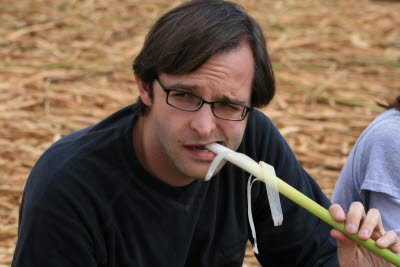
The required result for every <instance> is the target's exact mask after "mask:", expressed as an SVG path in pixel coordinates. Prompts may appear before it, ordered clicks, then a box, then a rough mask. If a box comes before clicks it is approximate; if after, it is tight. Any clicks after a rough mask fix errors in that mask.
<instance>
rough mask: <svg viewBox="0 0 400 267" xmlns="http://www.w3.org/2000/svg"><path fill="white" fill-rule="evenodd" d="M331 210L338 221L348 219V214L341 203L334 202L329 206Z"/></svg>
mask: <svg viewBox="0 0 400 267" xmlns="http://www.w3.org/2000/svg"><path fill="white" fill-rule="evenodd" d="M329 212H330V213H331V215H332V218H333V219H334V220H335V221H337V222H343V221H344V220H346V214H345V213H344V211H343V209H342V207H341V206H340V205H339V204H332V205H331V206H330V207H329Z"/></svg>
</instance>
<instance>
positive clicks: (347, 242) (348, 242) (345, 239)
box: [330, 229, 355, 245]
mask: <svg viewBox="0 0 400 267" xmlns="http://www.w3.org/2000/svg"><path fill="white" fill-rule="evenodd" d="M330 234H331V237H333V238H335V239H336V240H337V241H339V242H341V243H342V245H354V243H355V241H354V240H353V239H351V238H350V237H348V236H347V235H345V234H343V233H342V232H340V231H339V230H337V229H332V230H331V232H330Z"/></svg>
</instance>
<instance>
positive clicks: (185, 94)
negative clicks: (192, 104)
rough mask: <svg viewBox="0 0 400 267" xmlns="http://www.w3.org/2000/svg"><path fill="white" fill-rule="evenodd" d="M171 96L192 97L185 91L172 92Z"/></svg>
mask: <svg viewBox="0 0 400 267" xmlns="http://www.w3.org/2000/svg"><path fill="white" fill-rule="evenodd" d="M171 96H172V97H176V98H189V97H191V95H190V94H188V93H185V92H171Z"/></svg>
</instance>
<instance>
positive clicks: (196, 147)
mask: <svg viewBox="0 0 400 267" xmlns="http://www.w3.org/2000/svg"><path fill="white" fill-rule="evenodd" d="M216 143H218V144H220V145H222V142H220V141H219V142H216ZM190 148H191V149H194V150H200V151H204V152H211V151H210V150H208V149H206V147H205V146H204V145H202V146H190Z"/></svg>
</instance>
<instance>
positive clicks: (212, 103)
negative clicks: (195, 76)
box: [155, 77, 254, 121]
mask: <svg viewBox="0 0 400 267" xmlns="http://www.w3.org/2000/svg"><path fill="white" fill-rule="evenodd" d="M155 79H156V80H157V82H158V84H159V85H160V86H161V88H162V89H163V90H164V92H165V93H166V94H167V97H166V98H165V101H166V102H167V104H168V105H170V106H171V107H174V108H177V109H180V110H184V111H191V112H193V111H197V110H199V109H201V107H202V106H203V104H204V103H206V104H209V105H211V110H212V112H213V114H214V116H215V117H217V118H220V119H223V120H228V121H242V120H244V118H246V115H247V113H249V112H250V111H253V109H254V108H253V107H248V106H245V105H242V104H236V103H231V102H226V101H212V102H210V101H207V100H204V99H203V98H201V97H199V96H197V95H194V94H191V93H188V92H185V91H181V90H175V89H168V88H166V87H165V86H164V84H162V83H161V81H160V79H159V78H158V77H156V78H155ZM170 92H181V93H185V94H188V95H191V96H193V97H195V98H198V99H200V100H201V103H200V105H199V106H198V107H197V108H196V109H185V108H181V107H177V106H174V105H173V104H171V103H169V102H168V97H169V93H170ZM215 103H228V104H234V105H238V106H241V107H243V108H244V109H243V111H242V117H241V118H240V119H228V118H225V117H221V116H219V115H218V114H216V113H215V108H214V104H215Z"/></svg>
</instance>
